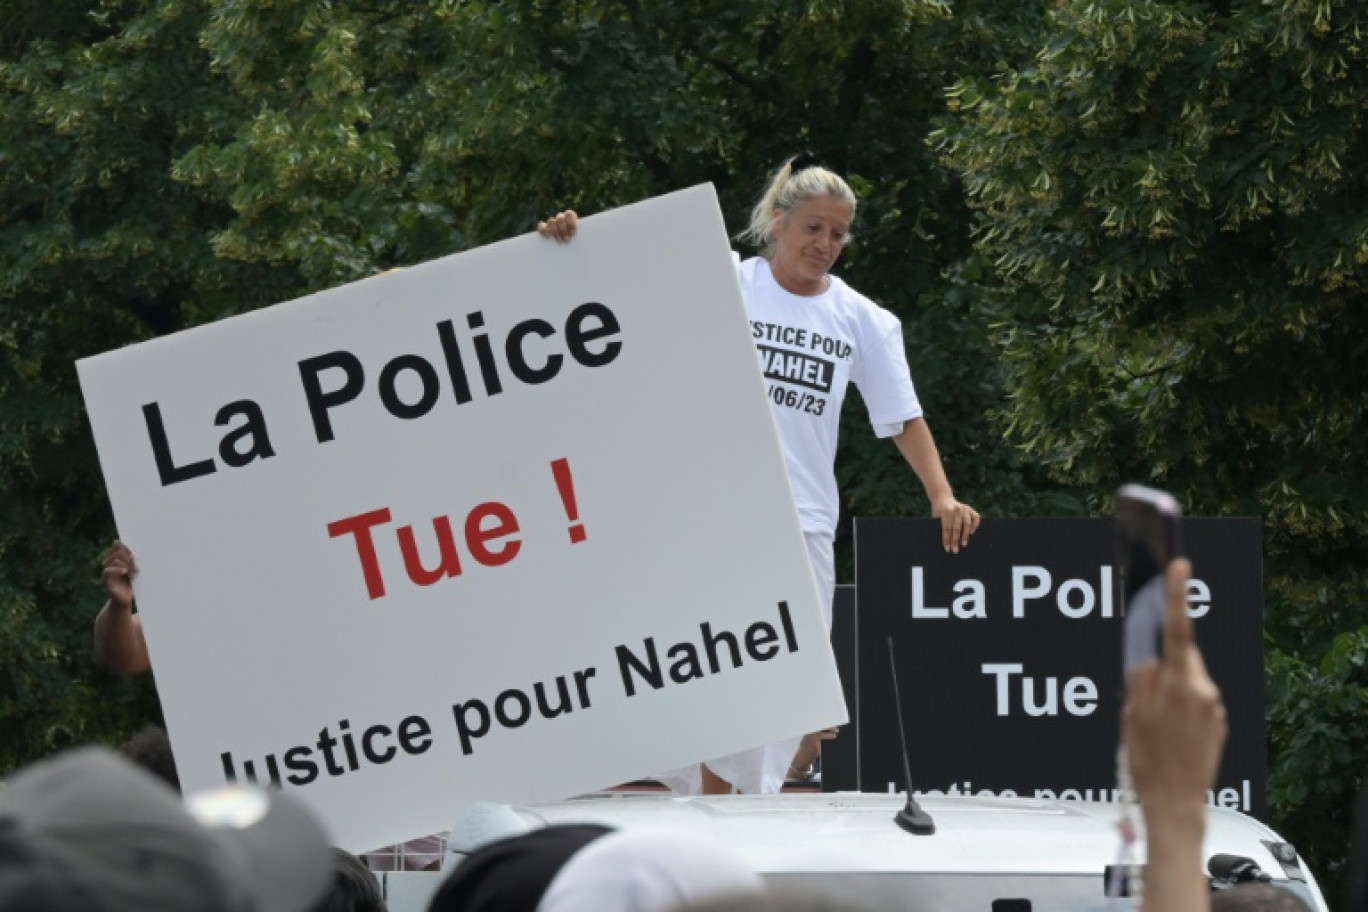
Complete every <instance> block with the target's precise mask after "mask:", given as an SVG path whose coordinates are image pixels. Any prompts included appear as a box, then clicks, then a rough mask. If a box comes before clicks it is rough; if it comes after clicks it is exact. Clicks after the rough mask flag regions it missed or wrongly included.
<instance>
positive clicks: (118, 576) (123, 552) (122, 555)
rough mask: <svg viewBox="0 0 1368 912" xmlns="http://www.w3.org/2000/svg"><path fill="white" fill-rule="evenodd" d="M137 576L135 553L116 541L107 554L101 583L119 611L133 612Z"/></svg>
mask: <svg viewBox="0 0 1368 912" xmlns="http://www.w3.org/2000/svg"><path fill="white" fill-rule="evenodd" d="M137 575H138V565H137V563H135V562H134V560H133V552H132V551H130V550H129V548H128V545H125V544H124V543H123V542H121V541H115V542H114V544H112V545H110V546H109V550H108V551H106V552H105V556H104V563H103V566H102V567H101V568H100V581H101V582H103V583H104V588H105V593H106V594H107V595H108V596H109V602H110V604H111V605H113V606H114V607H115V608H116V609H118V610H119V611H131V610H133V577H135V576H137Z"/></svg>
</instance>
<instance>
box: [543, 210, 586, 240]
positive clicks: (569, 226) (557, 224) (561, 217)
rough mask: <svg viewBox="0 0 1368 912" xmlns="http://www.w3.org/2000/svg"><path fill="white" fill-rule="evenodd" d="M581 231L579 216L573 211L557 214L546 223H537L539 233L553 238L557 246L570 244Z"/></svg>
mask: <svg viewBox="0 0 1368 912" xmlns="http://www.w3.org/2000/svg"><path fill="white" fill-rule="evenodd" d="M577 231H579V216H578V215H576V214H575V211H574V210H573V209H566V210H565V211H564V212H557V213H556V214H555V215H553V216H551V217H550V218H549V219H547V220H546V221H544V222H538V223H537V233H538V234H540V235H541V236H542V237H546V238H551V239H552V240H554V241H555V242H556V243H557V244H568V243H570V239H571V238H573V237H574V236H575V233H576V232H577Z"/></svg>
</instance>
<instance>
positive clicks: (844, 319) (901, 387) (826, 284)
mask: <svg viewBox="0 0 1368 912" xmlns="http://www.w3.org/2000/svg"><path fill="white" fill-rule="evenodd" d="M855 206H856V201H855V194H854V192H853V191H852V190H851V189H850V186H849V185H848V184H847V183H846V182H845V180H844V179H843V178H841V176H840V175H838V174H836V173H835V172H833V171H831V170H828V169H827V168H825V167H823V166H822V165H821V164H820V163H818V162H817V160H816V159H815V158H814V157H813V156H811V155H807V154H804V155H799V156H796V157H794V158H791V159H789V160H788V161H786V162H785V163H784V164H783V165H781V166H780V167H779V169H778V170H777V171H775V172H774V174H773V175H772V177H771V179H770V182H769V186H768V187H767V189H766V190H765V193H764V195H763V196H761V198H760V200H759V202H757V203H756V204H755V208H754V210H753V211H752V213H751V220H750V226H749V227H748V228H747V229H746V230H745V231H744V232H742V233H741V234H740V235H738V239H739V240H744V241H749V242H750V243H752V244H754V245H755V246H756V247H757V248H759V249H760V250H761V253H762V255H761V256H758V257H752V258H751V259H748V260H745V261H742V260H740V258H739V257H738V259H737V269H736V272H737V279H738V280H739V281H740V283H741V295H742V297H743V298H744V300H745V303H746V313H747V316H748V317H749V319H750V326H751V336H752V338H753V339H754V341H755V345H756V348H757V350H758V353H759V355H760V361H761V369H762V371H763V372H764V375H765V382H766V384H767V385H768V386H769V388H770V393H771V394H770V405H771V408H772V410H773V413H774V422H775V425H776V427H777V429H778V432H779V440H780V444H781V446H782V448H783V451H784V459H785V461H786V463H787V467H788V478H789V484H790V485H791V486H792V489H793V497H794V500H795V502H796V505H797V508H798V516H799V520H800V523H801V525H802V528H803V537H804V539H805V540H806V542H807V549H808V557H809V560H810V562H811V564H812V570H813V574H814V576H815V577H816V579H817V584H818V590H819V592H820V594H821V596H822V604H823V609H824V613H825V617H826V622H827V630H828V631H830V629H831V600H832V597H833V595H834V592H835V584H836V572H835V564H834V558H833V555H832V541H833V538H834V536H835V532H836V520H837V517H838V514H839V509H840V500H839V495H838V493H837V489H836V474H835V463H836V441H837V435H838V433H839V430H840V419H841V405H842V403H843V401H844V399H845V393H846V387H847V385H848V384H849V383H851V382H854V383H855V385H856V386H858V387H859V388H860V394H861V396H862V397H863V399H864V402H865V406H866V408H867V409H868V411H869V420H870V423H871V424H872V425H873V428H874V433H875V434H876V435H877V436H879V437H891V438H892V439H893V442H894V444H896V445H897V447H898V450H899V451H900V452H901V453H902V455H903V458H904V459H906V460H907V463H908V465H909V466H911V468H912V470H913V472H915V473H916V475H917V477H918V478H919V479H920V480H921V483H922V486H923V487H924V488H925V490H926V496H927V498H928V500H930V502H931V515H932V516H935V517H937V518H939V519H940V521H941V542H942V545H943V546H944V548H945V550H946V551H950V552H954V553H958V552H959V549H960V548H962V547H964V546H965V545H967V544H968V543H969V538H970V536H972V535H973V534H974V532H975V531H976V530H977V529H978V527H979V514H978V512H977V511H975V510H974V509H973V508H972V507H970V506H969V505H968V504H964V503H961V502H960V501H959V500H957V499H956V497H955V494H954V491H953V489H952V488H951V487H950V482H949V480H948V479H947V477H946V474H945V469H944V467H943V466H942V465H941V459H940V453H939V452H938V451H937V449H936V443H935V439H934V438H933V437H932V436H931V429H930V427H929V426H928V425H927V423H926V419H925V417H924V416H923V414H922V408H921V403H920V402H919V401H918V400H917V394H916V391H915V389H914V388H913V385H912V378H911V374H910V372H909V371H908V367H907V354H906V351H905V349H904V347H903V337H902V325H901V324H900V323H899V322H898V318H897V317H895V316H894V315H893V314H891V313H889V312H888V311H887V310H885V309H883V308H882V307H879V306H878V305H877V304H875V303H874V302H873V301H871V300H869V299H868V298H866V297H865V296H864V295H862V294H860V293H859V292H858V291H856V290H855V289H853V288H851V287H850V286H849V285H847V284H846V283H845V282H843V281H842V280H841V279H840V278H839V277H838V276H835V275H832V274H831V268H832V267H833V266H834V265H835V263H836V260H837V258H839V257H840V255H841V252H842V251H843V250H844V249H845V247H846V245H847V244H848V243H850V237H851V235H850V227H851V222H852V221H853V220H854V217H855ZM577 222H578V219H577V216H576V215H575V213H574V212H561V213H559V214H557V215H555V216H553V217H552V218H550V219H548V220H546V221H545V222H542V223H541V224H539V225H538V226H537V230H538V231H539V232H540V233H541V234H542V235H543V236H544V237H549V238H554V239H555V240H557V241H559V242H562V243H564V242H567V241H569V240H570V239H571V238H573V237H574V236H575V231H576V228H577ZM826 737H830V733H819V734H813V735H808V736H807V737H806V738H803V739H802V743H801V747H800V744H799V741H798V739H794V740H792V741H789V742H785V743H782V744H771V745H766V746H764V747H759V748H754V749H752V750H749V751H743V752H741V753H739V754H732V755H730V756H728V757H723V758H719V759H718V760H715V761H713V760H710V761H708V762H707V763H706V764H701V765H700V766H699V767H691V768H688V769H686V770H681V771H675V772H674V773H672V774H669V775H667V776H666V777H663V781H665V782H666V784H668V785H670V787H671V788H674V789H675V790H676V791H680V792H683V793H685V794H697V793H699V792H700V791H701V792H702V793H704V794H715V793H719V792H728V791H732V790H733V789H735V790H738V791H742V792H748V793H761V792H777V791H779V789H780V787H781V786H782V785H783V783H784V780H785V779H786V778H788V777H789V775H791V774H797V773H800V772H801V771H803V770H805V769H806V768H807V767H808V766H809V765H810V763H811V762H812V759H813V758H814V757H815V756H816V754H817V751H818V745H819V743H820V740H822V739H824V738H826Z"/></svg>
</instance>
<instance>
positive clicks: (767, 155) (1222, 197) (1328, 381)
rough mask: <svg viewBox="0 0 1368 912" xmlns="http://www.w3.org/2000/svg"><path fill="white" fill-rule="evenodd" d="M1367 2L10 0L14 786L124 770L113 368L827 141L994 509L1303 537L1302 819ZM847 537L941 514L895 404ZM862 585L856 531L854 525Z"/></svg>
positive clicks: (1344, 698) (1351, 468)
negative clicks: (98, 750)
mask: <svg viewBox="0 0 1368 912" xmlns="http://www.w3.org/2000/svg"><path fill="white" fill-rule="evenodd" d="M1366 18H1368V10H1363V9H1361V8H1360V5H1358V4H1355V3H1352V2H1348V0H1212V2H1171V0H1090V2H1081V0H1048V2H1023V0H962V2H955V3H950V2H939V0H863V2H859V3H854V2H837V0H676V2H663V0H620V2H607V0H575V2H563V0H506V2H481V0H369V2H360V0H103V2H100V0H83V2H81V0H42V2H38V0H7V3H6V4H5V8H4V10H3V12H0V770H3V769H12V768H13V767H15V766H17V765H20V764H22V763H24V762H26V761H28V760H30V759H33V758H35V757H38V756H42V755H44V754H46V753H49V752H51V751H53V750H56V749H59V748H61V747H64V746H66V745H69V744H72V743H78V742H83V741H91V740H95V741H108V742H116V741H119V740H122V738H124V737H125V736H127V735H128V734H129V733H130V732H131V731H132V730H133V729H134V728H135V727H137V726H138V725H139V724H140V723H141V722H143V721H145V720H146V719H149V718H152V719H155V718H156V717H157V715H158V709H157V704H156V697H155V690H154V687H153V684H152V682H151V681H150V680H147V679H143V680H118V679H114V678H112V677H110V676H108V675H106V674H104V673H103V672H101V671H99V670H98V669H97V668H96V667H95V666H94V664H93V662H92V659H91V654H90V626H91V623H92V621H93V616H94V614H95V611H96V610H97V609H98V607H99V604H100V602H101V591H100V587H99V584H98V578H97V573H98V558H99V555H100V553H101V551H102V550H103V548H104V547H105V546H106V545H107V543H108V541H109V540H110V539H111V538H112V537H113V535H114V529H113V523H112V518H111V517H110V515H109V511H108V506H107V500H106V497H105V495H104V491H103V489H102V486H101V482H100V475H99V471H98V466H97V464H96V459H95V452H94V447H93V444H92V441H91V439H90V433H89V428H88V426H87V423H86V421H85V418H84V414H83V410H82V405H81V400H80V396H79V391H78V389H77V385H76V381H75V372H74V367H73V365H74V362H75V361H76V360H77V359H78V358H81V357H85V356H87V355H91V354H95V353H97V352H101V351H106V350H108V349H111V348H116V347H118V346H121V345H125V344H128V343H130V342H134V341H137V340H141V339H146V338H149V337H152V336H157V335H161V334H164V333H168V332H173V331H175V330H178V329H181V328H184V327H188V326H193V325H197V324H200V323H203V322H206V321H210V320H215V319H220V318H222V317H225V316H229V315H232V314H236V313H241V312H244V311H247V310H251V309H253V308H256V307H261V306H265V305H268V304H271V303H273V302H276V301H281V300H286V299H289V298H293V297H296V296H298V295H300V294H303V293H306V292H309V291H313V290H317V289H321V288H326V287H331V286H334V285H337V284H340V283H343V282H347V281H351V280H354V279H357V278H360V277H363V276H366V275H370V274H373V273H375V272H377V271H379V270H382V269H386V268H390V267H393V266H400V265H406V264H411V263H416V262H421V261H424V260H428V259H432V258H435V257H438V256H443V255H446V254H449V253H452V252H454V251H457V250H461V249H466V248H469V247H473V246H478V245H480V244H484V243H487V242H490V241H493V240H496V239H500V238H503V237H507V236H510V235H513V234H519V233H523V232H525V231H527V230H529V229H530V227H531V226H532V225H533V224H534V223H535V221H536V220H537V218H539V217H543V216H545V215H546V214H547V213H550V212H553V211H556V210H557V209H560V208H565V207H575V208H578V209H580V210H581V211H584V212H593V211H598V210H602V209H605V208H608V207H612V206H617V205H621V204H625V203H629V202H634V201H637V200H640V199H642V198H644V197H647V196H651V195H655V194H658V193H661V192H664V191H668V190H671V189H676V188H679V187H684V186H689V185H692V184H696V183H699V182H702V181H711V182H713V183H714V184H715V185H716V187H717V188H718V192H719V194H720V196H721V198H722V200H723V203H724V208H725V210H726V214H727V217H728V220H729V223H730V224H731V225H733V226H734V227H735V228H737V229H739V228H740V227H742V226H743V224H744V220H745V216H746V213H747V210H748V207H749V204H750V202H751V201H752V200H753V199H754V197H755V196H756V195H757V194H758V192H759V191H760V189H761V187H762V185H763V182H764V176H765V174H766V173H767V172H768V170H769V169H770V168H772V167H773V166H774V165H775V164H777V163H778V162H779V161H780V160H782V158H783V157H784V156H785V155H787V154H790V153H792V152H794V151H797V150H800V149H811V150H812V151H814V152H816V153H817V154H818V155H820V156H821V157H822V158H823V159H824V160H825V161H826V162H828V163H829V164H830V165H831V166H833V167H835V168H837V169H838V170H840V171H842V172H843V173H845V174H847V175H848V176H849V178H850V180H851V182H852V184H853V185H854V186H855V187H856V189H857V191H858V192H859V193H860V195H861V197H862V203H861V211H860V217H859V219H858V223H857V225H856V233H857V242H856V244H855V246H854V247H853V248H852V249H851V250H850V251H849V253H848V254H847V256H846V259H845V262H844V264H843V266H842V269H843V272H844V274H845V275H846V276H847V277H848V278H849V279H850V281H851V282H852V284H854V285H855V286H856V287H858V288H860V289H862V290H864V291H866V292H867V293H869V294H870V295H871V296H872V297H874V298H875V299H876V300H879V301H880V302H881V303H883V304H885V305H886V306H888V307H890V308H891V309H893V310H894V311H895V312H897V313H898V314H899V315H900V316H901V317H902V319H903V321H904V325H905V327H906V334H907V345H908V353H909V359H910V361H911V363H912V365H913V372H914V376H915V377H916V380H917V384H918V390H919V392H920V393H921V395H922V397H923V399H924V401H925V403H926V405H927V408H928V413H929V415H930V417H931V423H932V425H933V427H934V428H935V430H936V435H937V439H938V442H939V444H940V447H941V449H942V452H943V453H944V455H945V458H946V462H947V466H948V469H949V472H950V475H951V479H952V481H953V482H954V483H955V486H956V488H957V491H958V493H959V494H960V495H961V496H962V497H963V498H964V499H965V500H967V501H969V502H971V503H973V504H975V505H976V506H978V507H979V508H980V509H981V510H982V511H983V512H984V513H985V514H986V515H988V516H1014V515H1086V514H1101V513H1104V512H1105V511H1106V510H1107V509H1108V506H1109V504H1108V497H1109V493H1110V491H1111V489H1112V488H1113V486H1114V482H1115V481H1116V480H1118V479H1122V478H1125V479H1135V480H1142V481H1147V482H1150V483H1153V484H1156V485H1161V486H1164V487H1167V488H1169V489H1172V490H1174V491H1175V492H1177V493H1178V494H1179V495H1180V496H1181V498H1182V499H1183V500H1184V502H1185V503H1186V504H1187V505H1188V508H1189V511H1190V512H1192V513H1194V514H1199V515H1207V516H1233V515H1255V516H1261V517H1262V518H1263V523H1264V547H1265V554H1264V560H1265V563H1264V581H1265V590H1266V605H1265V610H1266V630H1265V639H1266V653H1267V675H1268V720H1269V749H1270V769H1271V776H1270V783H1269V785H1270V798H1271V805H1272V813H1271V816H1272V820H1271V821H1270V822H1271V823H1272V824H1273V825H1274V826H1275V827H1276V828H1277V829H1279V830H1280V831H1281V832H1282V833H1283V834H1284V835H1286V836H1287V837H1288V838H1290V839H1292V840H1293V841H1294V842H1295V843H1296V844H1297V845H1298V847H1299V848H1300V849H1301V850H1302V851H1303V852H1304V853H1305V854H1307V855H1308V856H1309V858H1310V859H1311V861H1312V864H1313V865H1314V866H1315V869H1316V870H1317V872H1319V873H1321V874H1322V876H1323V878H1324V879H1325V880H1326V881H1327V888H1328V892H1329V893H1331V894H1332V895H1333V894H1334V893H1335V891H1336V890H1337V886H1336V882H1337V880H1338V878H1339V877H1340V876H1341V874H1342V872H1343V867H1344V864H1345V861H1346V853H1347V843H1348V827H1349V823H1350V821H1349V814H1350V812H1351V808H1352V806H1353V796H1354V794H1355V792H1356V790H1357V787H1358V784H1359V782H1360V780H1361V778H1362V774H1363V761H1362V760H1361V759H1360V758H1363V757H1368V749H1366V748H1368V727H1365V726H1364V725H1363V724H1362V723H1363V720H1364V715H1365V689H1364V688H1365V681H1366V680H1368V675H1365V668H1364V666H1365V659H1366V658H1368V638H1366V637H1368V629H1366V628H1365V624H1368V599H1366V598H1365V595H1366V594H1368V593H1366V592H1365V588H1366V587H1368V578H1366V577H1365V570H1364V568H1365V566H1368V560H1365V558H1368V554H1366V553H1365V551H1366V550H1368V545H1365V542H1368V534H1365V533H1368V473H1365V471H1364V467H1365V466H1364V457H1363V455H1362V454H1363V453H1365V452H1368V440H1365V427H1368V421H1365V418H1368V415H1365V410H1366V409H1368V383H1365V380H1368V331H1366V330H1368V325H1366V324H1368V307H1365V302H1364V288H1363V282H1364V278H1365V264H1368V199H1365V197H1368V188H1365V179H1366V176H1368V146H1366V145H1365V143H1366V141H1368V133H1366V132H1365V129H1364V123H1363V118H1364V112H1365V111H1368V104H1366V102H1368V66H1366V65H1365V59H1364V57H1365V53H1368V45H1366V44H1365V41H1364V38H1363V36H1364V34H1365V31H1366V30H1368V21H1365V19H1366ZM845 420H846V422H847V423H848V424H849V425H851V426H850V427H849V428H848V433H846V434H845V436H844V440H843V448H842V453H841V457H840V462H839V464H838V476H839V479H840V481H841V484H842V490H843V496H844V499H845V513H846V515H847V516H849V515H852V514H856V513H859V514H866V515H868V514H884V515H919V514H922V513H924V512H925V511H926V504H925V502H924V498H923V495H922V493H921V490H920V487H919V485H918V484H917V483H916V481H915V479H914V478H913V476H912V475H911V473H909V472H908V471H907V469H906V468H905V466H903V465H902V464H901V463H900V460H899V458H898V456H897V454H896V451H895V450H894V448H892V447H889V446H888V445H887V444H886V443H880V442H878V441H875V440H874V439H873V438H872V437H871V435H870V434H869V433H868V431H867V430H866V429H865V419H864V417H863V413H862V410H861V409H860V408H859V405H858V403H855V404H853V405H852V406H851V408H850V410H849V411H848V413H847V415H846V416H845ZM838 556H839V559H840V565H841V573H842V575H843V576H844V577H847V578H848V575H849V567H850V553H849V546H848V536H847V535H846V534H845V530H844V529H843V530H842V536H841V538H839V539H838Z"/></svg>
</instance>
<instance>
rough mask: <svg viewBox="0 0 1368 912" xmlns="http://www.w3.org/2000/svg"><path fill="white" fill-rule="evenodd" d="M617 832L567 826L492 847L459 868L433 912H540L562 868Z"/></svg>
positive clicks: (444, 886) (439, 892) (439, 893)
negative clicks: (599, 841) (600, 839)
mask: <svg viewBox="0 0 1368 912" xmlns="http://www.w3.org/2000/svg"><path fill="white" fill-rule="evenodd" d="M611 832H612V830H611V829H609V828H608V827H605V826H599V825H597V824H563V825H558V826H548V827H544V828H542V829H538V830H532V831H531V832H529V833H522V834H520V835H517V836H510V837H508V838H506V839H500V840H497V841H495V842H491V843H487V844H486V845H483V846H481V847H479V848H477V849H475V850H474V851H473V852H471V853H470V854H469V855H468V856H466V858H465V859H464V860H463V861H461V862H460V864H458V865H456V867H455V868H454V869H453V870H452V871H451V873H450V874H449V875H447V877H446V879H445V880H443V881H442V885H441V886H440V887H439V888H438V889H437V892H436V894H434V895H433V897H432V900H431V901H430V902H429V904H428V912H535V910H536V908H537V904H538V903H539V902H541V899H542V896H543V895H544V894H545V893H546V888H547V885H549V884H550V883H551V880H552V878H554V877H555V876H556V874H557V872H559V871H560V869H561V867H562V866H563V865H564V864H565V863H566V862H567V861H569V860H570V858H571V857H572V856H573V855H574V854H575V853H576V852H578V851H580V849H582V848H584V847H585V846H586V845H589V844H590V843H591V842H593V841H594V840H596V839H599V838H600V837H603V836H606V835H607V834H609V833H611Z"/></svg>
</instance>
